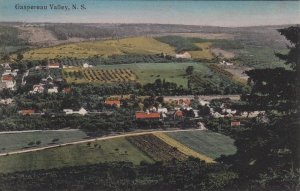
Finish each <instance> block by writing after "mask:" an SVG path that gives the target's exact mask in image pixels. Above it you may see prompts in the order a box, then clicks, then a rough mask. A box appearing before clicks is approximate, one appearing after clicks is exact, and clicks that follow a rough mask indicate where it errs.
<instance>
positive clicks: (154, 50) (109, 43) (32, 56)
mask: <svg viewBox="0 0 300 191" xmlns="http://www.w3.org/2000/svg"><path fill="white" fill-rule="evenodd" d="M160 53H166V54H168V55H175V51H174V48H173V47H171V46H170V45H168V44H165V43H162V42H159V41H158V40H155V39H153V38H150V37H133V38H124V39H120V40H104V41H93V42H80V43H70V44H66V45H58V46H53V47H48V48H39V49H33V50H30V51H27V52H25V53H24V59H25V60H43V59H54V58H67V57H72V58H88V57H92V56H101V57H108V56H113V55H126V54H140V55H152V54H160Z"/></svg>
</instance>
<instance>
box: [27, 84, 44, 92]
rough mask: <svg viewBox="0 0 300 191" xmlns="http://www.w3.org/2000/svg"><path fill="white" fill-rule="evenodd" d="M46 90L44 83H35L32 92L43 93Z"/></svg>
mask: <svg viewBox="0 0 300 191" xmlns="http://www.w3.org/2000/svg"><path fill="white" fill-rule="evenodd" d="M44 90H45V88H44V85H43V84H36V85H33V90H32V91H30V93H43V92H44Z"/></svg>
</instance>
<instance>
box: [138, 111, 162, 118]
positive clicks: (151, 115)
mask: <svg viewBox="0 0 300 191" xmlns="http://www.w3.org/2000/svg"><path fill="white" fill-rule="evenodd" d="M135 119H160V113H156V112H153V113H147V112H136V113H135Z"/></svg>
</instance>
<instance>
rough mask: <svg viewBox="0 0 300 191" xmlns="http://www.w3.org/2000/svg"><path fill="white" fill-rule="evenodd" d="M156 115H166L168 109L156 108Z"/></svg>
mask: <svg viewBox="0 0 300 191" xmlns="http://www.w3.org/2000/svg"><path fill="white" fill-rule="evenodd" d="M157 112H158V113H168V109H167V108H165V107H159V108H157Z"/></svg>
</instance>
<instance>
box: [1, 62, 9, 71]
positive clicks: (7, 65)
mask: <svg viewBox="0 0 300 191" xmlns="http://www.w3.org/2000/svg"><path fill="white" fill-rule="evenodd" d="M1 66H2V67H3V68H4V69H5V70H11V67H10V65H9V63H3V64H1Z"/></svg>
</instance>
